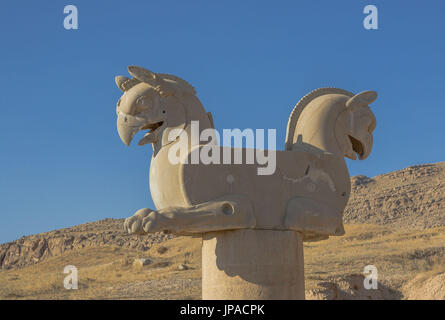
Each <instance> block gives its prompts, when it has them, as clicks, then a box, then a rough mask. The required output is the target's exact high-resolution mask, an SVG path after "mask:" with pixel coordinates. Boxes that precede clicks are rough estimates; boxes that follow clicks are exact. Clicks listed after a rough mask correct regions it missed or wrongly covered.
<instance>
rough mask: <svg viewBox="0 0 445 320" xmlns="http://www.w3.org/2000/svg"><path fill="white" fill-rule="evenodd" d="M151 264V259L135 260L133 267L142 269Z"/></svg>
mask: <svg viewBox="0 0 445 320" xmlns="http://www.w3.org/2000/svg"><path fill="white" fill-rule="evenodd" d="M151 263H152V261H151V260H150V259H147V258H138V259H134V262H133V266H134V267H138V268H142V267H144V266H148V265H149V264H151Z"/></svg>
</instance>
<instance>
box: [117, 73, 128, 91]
mask: <svg viewBox="0 0 445 320" xmlns="http://www.w3.org/2000/svg"><path fill="white" fill-rule="evenodd" d="M114 80H115V81H116V85H117V87H118V88H119V89H121V90H122V91H125V87H124V83H125V81H128V80H130V78H127V77H124V76H117V77H116V78H114Z"/></svg>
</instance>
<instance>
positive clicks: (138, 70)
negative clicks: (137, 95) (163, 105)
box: [128, 66, 156, 84]
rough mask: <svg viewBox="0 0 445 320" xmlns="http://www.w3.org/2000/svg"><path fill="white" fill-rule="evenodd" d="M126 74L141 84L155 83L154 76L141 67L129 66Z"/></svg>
mask: <svg viewBox="0 0 445 320" xmlns="http://www.w3.org/2000/svg"><path fill="white" fill-rule="evenodd" d="M128 73H130V74H131V75H132V76H133V77H135V78H136V79H138V80H139V81H142V82H146V83H149V84H153V83H155V81H156V74H155V73H153V72H151V71H150V70H147V69H144V68H142V67H138V66H129V67H128Z"/></svg>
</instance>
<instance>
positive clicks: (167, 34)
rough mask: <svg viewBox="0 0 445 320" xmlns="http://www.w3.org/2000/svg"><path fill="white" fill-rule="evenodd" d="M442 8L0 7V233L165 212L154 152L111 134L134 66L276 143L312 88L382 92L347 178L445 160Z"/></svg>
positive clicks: (401, 4)
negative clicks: (367, 20)
mask: <svg viewBox="0 0 445 320" xmlns="http://www.w3.org/2000/svg"><path fill="white" fill-rule="evenodd" d="M68 4H74V5H76V6H77V8H78V10H79V29H78V30H70V31H67V30H65V29H64V28H63V19H64V14H63V7H64V6H65V5H68ZM367 4H374V5H376V6H377V8H378V9H379V29H378V30H375V31H368V30H365V29H364V28H363V25H362V21H363V18H364V16H365V15H364V14H363V13H362V12H363V8H364V7H365V5H367ZM444 16H445V3H444V2H443V1H387V0H386V1H380V0H379V1H375V0H372V1H371V0H369V1H360V0H353V1H328V0H326V1H316V0H310V1H309V0H307V1H208V0H207V1H151V0H150V1H91V0H88V1H86V0H85V1H75V0H72V1H20V0H16V1H7V2H3V3H2V5H1V10H0V45H1V47H0V49H1V50H0V75H1V77H0V88H1V91H0V92H1V94H0V108H1V116H0V118H1V124H0V168H1V169H0V242H6V241H10V240H13V239H15V238H18V237H20V236H22V235H27V234H31V233H38V232H44V231H48V230H52V229H55V228H61V227H67V226H71V225H74V224H79V223H84V222H88V221H94V220H98V219H103V218H106V217H113V218H121V217H126V216H130V215H132V214H133V212H134V211H136V210H137V209H139V208H142V207H151V208H153V207H154V206H153V203H152V201H151V198H150V193H149V187H148V168H149V161H150V158H151V152H152V151H151V146H150V145H147V146H145V147H138V146H137V145H136V144H135V145H133V146H132V147H130V148H128V147H126V146H125V145H124V144H123V143H122V142H121V141H120V139H119V137H118V134H117V132H116V127H115V122H116V114H115V105H116V102H117V100H118V98H119V96H120V91H119V90H118V89H117V87H116V86H115V83H114V76H115V75H119V74H122V75H126V74H127V73H126V72H127V71H126V67H127V66H128V65H141V66H144V67H146V68H149V69H151V70H153V71H155V72H163V73H172V74H175V75H178V76H181V77H183V78H184V79H186V80H187V81H189V82H191V83H192V84H193V85H194V86H195V87H196V89H197V92H198V96H199V98H200V99H201V101H202V102H203V104H204V106H205V107H206V109H207V110H208V111H211V112H212V113H213V116H214V119H215V123H216V126H217V128H218V129H219V130H222V128H241V129H243V128H254V129H256V128H276V129H277V147H278V148H279V149H282V148H283V145H284V135H285V129H286V123H287V119H288V116H289V113H290V111H291V110H292V108H293V106H294V104H295V103H296V102H297V101H298V99H300V98H301V97H302V96H303V95H304V94H306V93H307V92H309V91H310V90H312V89H315V88H318V87H323V86H336V87H340V88H344V89H347V90H350V91H353V92H360V91H363V90H376V91H378V93H379V98H378V100H377V101H376V102H375V103H374V104H373V105H372V107H373V110H374V112H375V114H376V117H377V120H378V125H377V129H376V131H375V135H374V139H375V140H374V142H375V145H374V150H373V152H372V154H371V156H370V157H369V158H368V159H367V160H365V161H355V162H353V161H348V164H349V168H350V172H351V175H357V174H365V175H368V176H374V175H378V174H381V173H386V172H389V171H392V170H397V169H401V168H404V167H407V166H410V165H414V164H420V163H427V162H438V161H444V160H445V147H444V146H445V142H444V139H445V133H444V127H445V102H444V101H445V100H444V99H445V95H444V94H445V79H444V78H445V36H444V33H445V18H444Z"/></svg>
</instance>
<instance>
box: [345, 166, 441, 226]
mask: <svg viewBox="0 0 445 320" xmlns="http://www.w3.org/2000/svg"><path fill="white" fill-rule="evenodd" d="M351 180H352V181H351V182H352V194H351V197H350V199H349V202H348V206H347V207H346V210H345V214H344V222H345V223H360V224H363V223H367V224H378V225H391V226H392V227H393V228H397V229H406V228H408V229H425V228H432V227H439V226H443V225H445V162H440V163H437V164H424V165H417V166H412V167H408V168H406V169H403V170H399V171H395V172H390V173H387V174H383V175H380V176H377V177H374V178H368V177H365V176H356V177H353V178H352V179H351Z"/></svg>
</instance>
